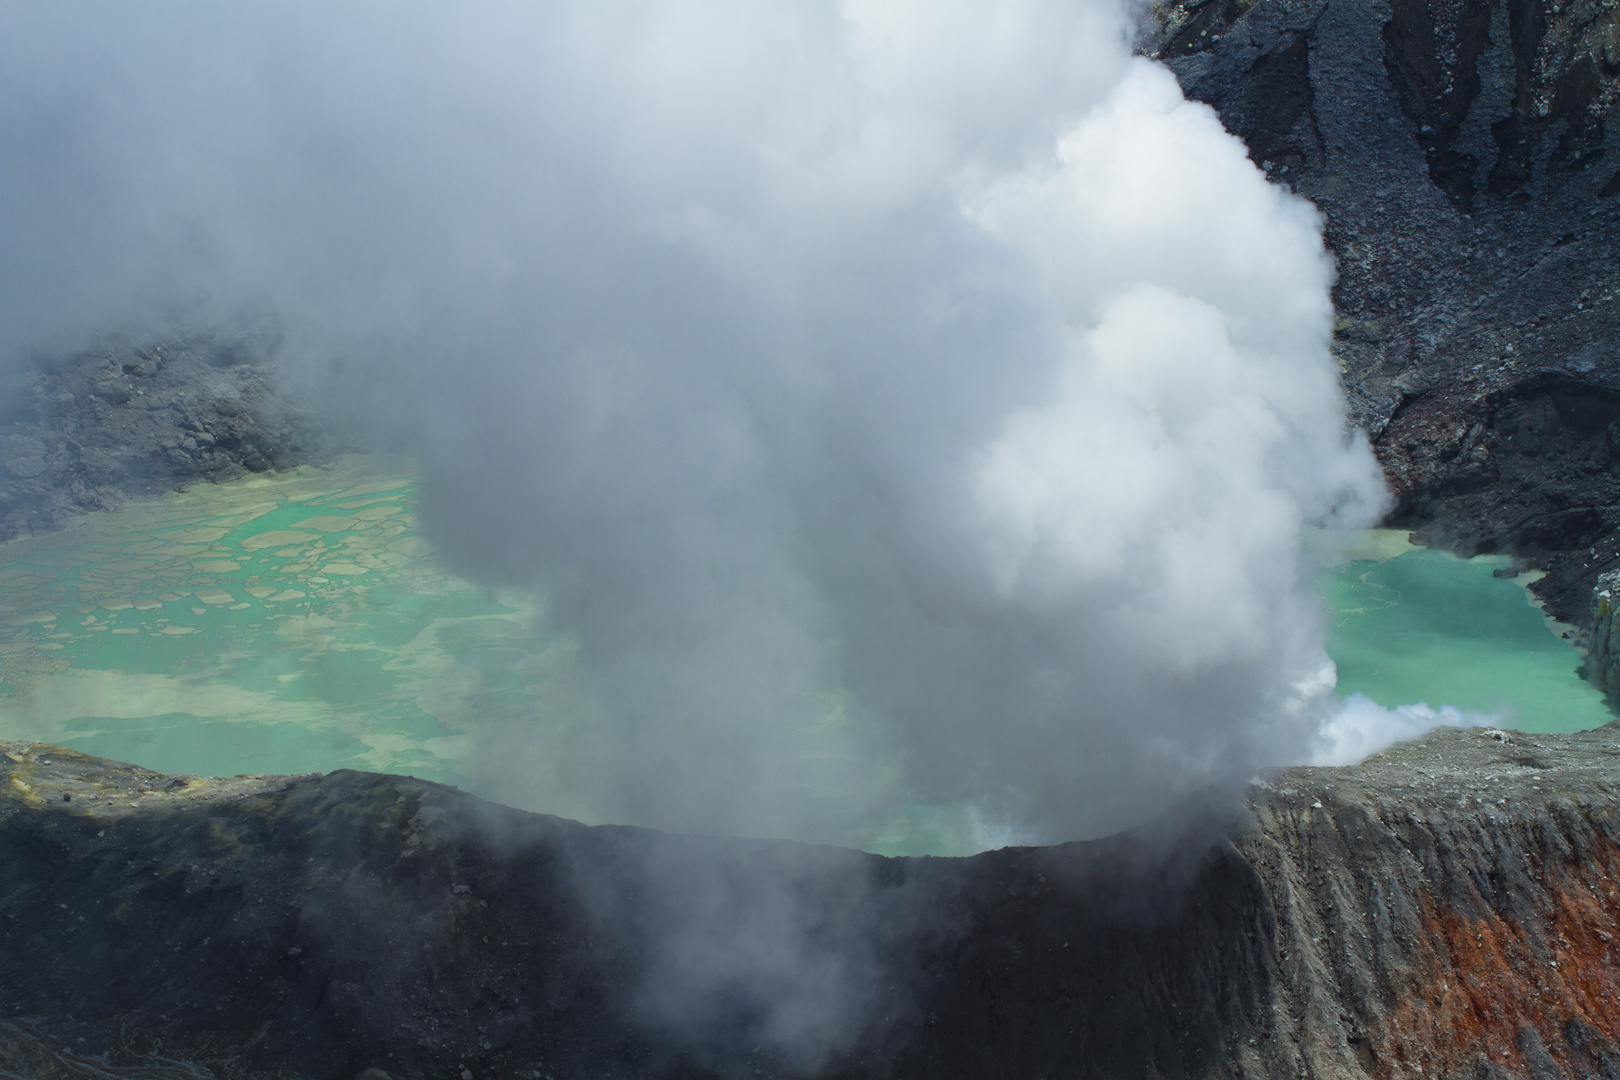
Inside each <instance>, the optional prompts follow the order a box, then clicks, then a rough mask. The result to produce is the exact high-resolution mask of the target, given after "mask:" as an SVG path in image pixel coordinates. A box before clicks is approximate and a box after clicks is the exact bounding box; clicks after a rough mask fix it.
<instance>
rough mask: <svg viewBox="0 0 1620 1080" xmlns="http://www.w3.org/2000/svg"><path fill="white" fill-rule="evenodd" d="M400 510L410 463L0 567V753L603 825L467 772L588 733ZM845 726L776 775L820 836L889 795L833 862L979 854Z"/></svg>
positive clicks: (568, 654) (274, 487)
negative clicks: (347, 786) (66, 752)
mask: <svg viewBox="0 0 1620 1080" xmlns="http://www.w3.org/2000/svg"><path fill="white" fill-rule="evenodd" d="M416 497H417V496H416V478H415V474H414V472H413V469H412V464H411V462H409V461H406V460H403V459H398V458H390V457H385V456H365V455H354V456H349V457H345V458H342V459H339V460H338V461H337V462H335V463H334V464H332V465H331V466H330V467H326V468H313V467H302V468H299V469H297V470H293V471H289V472H285V473H281V474H275V475H264V476H257V477H252V478H249V479H245V480H241V481H238V482H235V483H230V484H220V485H203V486H199V487H196V488H194V489H192V490H190V491H188V492H184V493H180V494H176V495H170V496H165V497H162V498H159V499H153V500H146V501H140V502H136V503H134V504H132V505H131V506H130V507H129V508H127V509H126V510H124V511H122V512H119V513H117V514H99V515H91V516H87V517H84V518H81V519H78V520H76V521H75V522H73V524H71V525H70V526H69V527H68V528H67V529H64V530H63V531H61V532H57V533H53V534H50V535H49V536H42V537H34V538H25V539H19V540H16V541H13V542H11V543H8V544H3V545H0V738H14V739H29V740H38V741H46V742H51V743H55V744H58V745H63V746H68V747H72V748H74V749H77V750H80V751H83V752H86V753H92V754H98V755H103V756H107V757H111V758H115V759H118V760H125V761H132V762H137V763H140V764H142V765H144V766H147V767H150V768H155V769H160V770H163V771H165V772H173V773H190V774H197V775H231V774H235V773H242V772H253V773H301V772H309V771H315V770H321V771H330V770H333V769H338V768H345V767H347V768H358V769H366V770H373V771H381V772H396V773H405V774H408V775H413V776H419V777H422V778H424V779H430V780H435V781H439V782H443V783H451V784H456V785H458V786H461V787H465V788H468V789H470V790H473V791H476V792H478V793H480V794H484V795H488V796H489V797H492V798H496V797H498V798H501V799H503V800H504V801H507V802H510V803H513V804H517V805H522V806H524V807H525V808H528V809H535V810H542V811H546V812H550V813H558V814H562V815H564V816H568V817H573V818H577V819H579V820H583V821H587V822H592V821H606V820H611V817H612V814H611V810H605V809H604V808H603V807H602V806H601V805H599V804H596V803H593V802H592V801H591V799H590V797H589V796H590V793H589V792H584V791H581V790H577V789H575V790H570V789H568V788H567V787H565V786H561V785H558V784H549V785H548V784H546V783H544V782H537V783H536V785H535V786H534V787H533V788H531V789H529V790H526V791H525V790H515V789H513V788H511V787H502V786H501V785H500V782H499V781H492V780H491V779H490V778H489V777H488V776H487V775H485V774H484V773H482V772H480V770H479V762H480V761H487V760H489V744H490V743H491V742H493V743H495V744H497V747H498V744H499V743H500V741H501V740H503V739H519V738H520V739H522V740H524V742H525V744H526V745H529V746H534V745H538V746H540V747H541V748H542V749H545V748H548V747H550V748H552V749H554V751H555V752H554V753H552V754H550V755H549V756H551V757H553V758H555V759H556V760H558V761H562V760H564V759H565V757H566V752H567V749H568V747H569V745H570V742H571V740H573V739H576V738H578V737H580V735H581V732H582V731H584V730H585V729H588V728H590V726H591V725H593V724H598V723H601V722H602V721H601V720H600V718H599V717H598V716H597V715H595V714H594V713H593V711H592V707H591V704H590V702H589V701H587V700H584V699H583V698H581V697H580V696H579V695H578V694H577V693H576V692H575V690H574V688H573V686H572V676H573V674H574V657H575V652H574V650H575V645H574V642H573V640H572V639H571V638H570V637H569V635H567V634H566V633H558V632H548V631H546V630H544V629H542V626H541V624H542V619H541V615H542V613H543V612H542V604H541V601H540V600H539V598H538V597H537V596H534V595H531V594H526V593H524V592H522V591H521V590H517V589H504V590H500V591H498V592H490V591H487V590H485V589H482V588H480V587H479V586H477V585H475V584H473V583H472V582H469V581H467V580H465V579H462V578H460V577H457V576H456V575H455V574H453V573H450V572H449V571H447V570H446V569H444V568H443V567H442V566H441V565H440V564H439V563H438V562H437V561H436V559H435V557H434V551H433V547H432V545H431V544H430V543H429V542H428V541H427V540H426V539H425V538H424V537H423V536H421V535H419V533H418V532H417V528H416V519H415V505H416ZM847 723H848V720H847V718H846V717H845V716H844V710H843V705H842V698H841V695H839V694H837V693H832V692H829V693H828V694H827V695H826V700H825V702H824V708H823V710H822V715H821V716H820V718H819V722H818V724H817V725H816V726H814V727H812V728H807V729H806V730H804V731H799V732H794V733H791V734H792V738H790V739H789V740H788V741H787V743H786V744H785V745H786V749H785V750H784V754H785V755H786V757H785V760H783V761H781V762H780V763H779V765H780V768H781V771H782V772H783V774H784V775H786V776H788V777H789V778H790V780H791V782H794V783H796V784H797V785H799V786H800V788H801V789H802V790H803V791H805V792H807V793H808V794H809V795H810V796H811V797H813V798H815V799H817V800H819V801H820V802H821V803H823V804H824V805H826V806H827V807H828V813H829V814H830V815H837V814H839V813H843V812H844V811H843V810H842V807H843V806H844V805H846V804H847V805H849V806H866V807H868V808H869V807H871V805H872V804H873V800H872V798H871V792H873V791H879V792H882V791H888V792H890V793H891V794H890V795H889V796H888V797H887V798H884V799H880V800H878V802H879V803H880V808H879V812H878V813H877V814H875V815H873V814H871V813H870V810H868V812H867V814H866V815H865V816H864V817H850V816H849V815H848V814H847V813H846V815H845V816H846V818H847V820H845V821H844V830H845V831H844V835H843V837H842V839H844V840H845V841H846V842H848V843H850V844H852V845H854V846H859V847H863V848H866V849H868V850H873V851H878V852H881V853H885V854H903V853H917V852H929V853H960V852H962V851H964V850H967V849H978V848H981V847H984V846H989V843H990V842H991V841H993V840H994V839H995V838H993V837H991V838H987V837H985V836H983V835H980V833H981V832H982V830H980V829H979V827H978V824H977V822H976V820H975V819H974V818H973V816H972V815H971V813H964V812H962V811H956V810H944V809H941V808H937V807H929V806H922V805H918V804H915V803H913V802H910V801H908V800H906V799H905V798H903V797H901V796H899V795H898V793H897V784H898V769H897V767H896V764H895V763H894V762H893V761H892V760H887V759H885V758H884V757H883V756H882V755H881V754H877V755H872V756H861V755H855V754H851V753H850V752H849V749H848V747H849V742H848V740H847V739H844V738H839V737H835V736H837V735H838V734H839V729H840V728H842V727H844V726H845V725H847ZM481 741H482V742H483V744H484V745H483V746H482V753H481V752H480V743H481ZM852 793H853V794H856V795H859V796H860V797H859V798H852V797H851V796H852Z"/></svg>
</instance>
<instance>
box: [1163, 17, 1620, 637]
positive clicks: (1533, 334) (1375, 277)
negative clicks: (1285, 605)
mask: <svg viewBox="0 0 1620 1080" xmlns="http://www.w3.org/2000/svg"><path fill="white" fill-rule="evenodd" d="M1154 14H1155V16H1156V18H1155V19H1153V20H1150V23H1151V27H1152V32H1151V33H1150V34H1149V37H1148V39H1147V41H1146V42H1145V43H1144V47H1145V48H1146V49H1147V50H1148V51H1150V52H1152V53H1153V54H1154V55H1157V56H1159V57H1161V58H1162V59H1164V60H1165V61H1166V62H1167V63H1169V64H1170V66H1171V67H1172V68H1173V69H1174V70H1175V71H1176V74H1177V76H1178V77H1179V79H1180V80H1181V83H1182V86H1183V88H1184V90H1185V91H1186V93H1187V94H1188V96H1189V97H1192V98H1196V99H1198V100H1201V101H1205V102H1208V103H1210V104H1211V105H1213V106H1214V107H1215V108H1216V110H1217V111H1218V112H1219V113H1220V114H1221V118H1222V121H1223V122H1224V123H1225V124H1226V126H1227V128H1228V129H1229V130H1231V131H1233V132H1235V133H1236V134H1238V135H1239V136H1241V137H1242V138H1243V139H1244V141H1245V142H1246V143H1247V144H1248V146H1249V152H1250V156H1251V157H1252V158H1253V159H1254V160H1255V161H1256V162H1258V163H1260V164H1261V165H1262V166H1264V168H1265V169H1266V171H1267V173H1268V174H1269V175H1270V176H1271V177H1272V179H1273V180H1276V181H1279V182H1282V183H1286V184H1289V185H1291V186H1292V187H1293V188H1294V190H1295V191H1297V192H1299V193H1300V194H1302V195H1304V196H1306V197H1308V198H1309V199H1311V200H1312V201H1313V202H1314V203H1315V204H1316V205H1317V206H1318V207H1319V208H1320V209H1321V210H1322V212H1323V214H1324V215H1325V218H1326V239H1327V243H1328V246H1329V247H1330V248H1331V249H1332V251H1333V253H1334V254H1335V255H1336V256H1337V260H1338V265H1339V281H1338V284H1337V287H1336V288H1335V289H1334V304H1335V307H1336V310H1337V311H1338V313H1339V315H1340V321H1339V326H1338V331H1337V341H1336V351H1337V353H1338V356H1339V359H1340V364H1341V367H1342V369H1343V371H1344V377H1345V383H1346V387H1347V389H1348V392H1349V396H1350V402H1351V412H1352V418H1353V420H1354V421H1355V422H1356V423H1357V424H1359V425H1361V426H1364V427H1365V428H1366V429H1367V430H1368V431H1369V432H1370V433H1371V435H1372V436H1373V440H1374V445H1375V447H1376V449H1377V451H1378V456H1379V459H1380V461H1381V462H1382V463H1383V465H1384V469H1385V472H1386V474H1387V475H1388V476H1389V478H1390V482H1391V484H1392V486H1393V487H1394V489H1395V493H1396V495H1397V497H1398V499H1399V500H1400V507H1399V510H1398V511H1397V520H1398V521H1400V522H1402V523H1405V524H1410V525H1412V526H1414V527H1419V529H1420V535H1421V537H1422V538H1424V539H1425V540H1426V541H1427V542H1429V543H1432V544H1438V545H1441V546H1447V547H1452V548H1455V549H1457V550H1459V551H1462V552H1464V553H1467V554H1473V553H1476V552H1485V551H1507V552H1511V553H1513V554H1515V555H1517V556H1519V557H1521V558H1522V559H1523V560H1524V561H1525V562H1526V564H1530V565H1538V566H1542V567H1545V568H1547V569H1548V570H1549V571H1550V573H1549V575H1548V576H1547V577H1546V578H1545V579H1543V580H1542V581H1541V582H1539V583H1538V584H1537V586H1536V590H1537V592H1538V593H1540V594H1541V596H1542V597H1543V598H1544V599H1545V600H1546V601H1547V602H1548V605H1549V607H1550V609H1551V610H1552V611H1553V612H1554V613H1556V614H1557V615H1558V616H1559V617H1560V618H1564V619H1569V620H1571V621H1584V620H1585V618H1586V605H1587V599H1588V597H1589V596H1590V594H1591V586H1592V582H1593V580H1594V579H1595V577H1596V575H1597V574H1598V573H1599V572H1600V571H1602V570H1604V569H1608V568H1611V567H1614V566H1620V298H1617V296H1616V286H1617V285H1620V123H1616V112H1615V106H1616V101H1617V100H1620V10H1617V8H1616V5H1615V4H1614V3H1613V0H1568V2H1559V3H1552V2H1548V0H1446V2H1440V0H1177V2H1174V3H1165V4H1160V5H1157V6H1156V7H1155V9H1154ZM1188 198H1197V193H1196V192H1188ZM1210 212H1211V213H1219V212H1220V207H1218V206H1212V207H1210Z"/></svg>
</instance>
